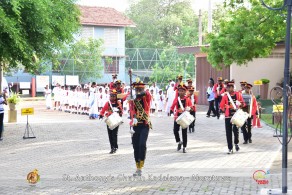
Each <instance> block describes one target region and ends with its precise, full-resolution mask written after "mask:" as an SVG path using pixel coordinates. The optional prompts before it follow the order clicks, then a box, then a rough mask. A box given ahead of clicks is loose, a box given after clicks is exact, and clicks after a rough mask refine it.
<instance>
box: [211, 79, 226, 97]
mask: <svg viewBox="0 0 292 195" xmlns="http://www.w3.org/2000/svg"><path fill="white" fill-rule="evenodd" d="M217 87H220V88H221V90H223V88H224V84H223V83H222V84H221V86H219V83H216V84H215V85H214V87H213V92H214V94H215V98H218V97H219V96H220V95H221V90H220V89H219V92H218V91H217Z"/></svg>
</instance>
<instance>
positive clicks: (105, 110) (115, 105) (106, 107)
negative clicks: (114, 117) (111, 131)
mask: <svg viewBox="0 0 292 195" xmlns="http://www.w3.org/2000/svg"><path fill="white" fill-rule="evenodd" d="M111 104H112V107H113V108H118V109H119V114H120V116H122V114H123V108H122V104H121V102H120V101H116V102H111ZM112 113H113V110H112V108H111V107H110V105H109V102H107V103H105V105H104V107H103V108H102V110H101V112H100V115H101V116H104V115H106V116H107V117H108V116H110V115H111V114H112Z"/></svg>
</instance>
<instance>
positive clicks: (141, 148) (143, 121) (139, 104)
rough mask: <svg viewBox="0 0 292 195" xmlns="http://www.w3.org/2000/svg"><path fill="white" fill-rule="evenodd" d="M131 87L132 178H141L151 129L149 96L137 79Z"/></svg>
mask: <svg viewBox="0 0 292 195" xmlns="http://www.w3.org/2000/svg"><path fill="white" fill-rule="evenodd" d="M132 86H133V87H134V88H135V94H136V98H135V99H134V100H130V101H129V104H130V114H131V119H132V121H131V123H130V125H131V126H133V129H134V134H133V136H132V144H133V148H134V157H135V162H136V167H137V169H136V172H135V173H134V174H133V176H141V174H142V168H143V166H144V162H145V158H146V151H147V147H146V142H147V139H148V134H149V129H152V125H151V121H150V117H149V112H150V102H151V95H150V93H149V92H148V91H145V84H144V83H143V82H142V81H140V80H139V79H137V80H136V82H134V83H133V84H132Z"/></svg>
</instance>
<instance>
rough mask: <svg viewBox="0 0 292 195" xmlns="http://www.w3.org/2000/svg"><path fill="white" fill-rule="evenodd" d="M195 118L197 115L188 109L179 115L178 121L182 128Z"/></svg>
mask: <svg viewBox="0 0 292 195" xmlns="http://www.w3.org/2000/svg"><path fill="white" fill-rule="evenodd" d="M194 120H195V117H194V116H193V115H191V114H190V113H189V112H188V111H185V112H183V113H182V114H181V115H180V116H179V117H177V119H176V122H177V124H179V125H180V126H181V128H183V129H186V128H188V127H189V126H190V124H191V123H192V122H193V121H194Z"/></svg>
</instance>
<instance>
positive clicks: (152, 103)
mask: <svg viewBox="0 0 292 195" xmlns="http://www.w3.org/2000/svg"><path fill="white" fill-rule="evenodd" d="M150 94H151V103H150V116H154V113H155V110H156V101H155V100H156V96H155V94H154V90H153V88H152V89H150Z"/></svg>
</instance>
